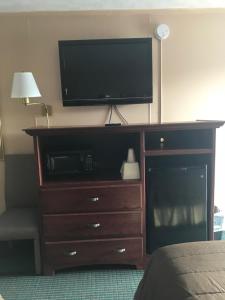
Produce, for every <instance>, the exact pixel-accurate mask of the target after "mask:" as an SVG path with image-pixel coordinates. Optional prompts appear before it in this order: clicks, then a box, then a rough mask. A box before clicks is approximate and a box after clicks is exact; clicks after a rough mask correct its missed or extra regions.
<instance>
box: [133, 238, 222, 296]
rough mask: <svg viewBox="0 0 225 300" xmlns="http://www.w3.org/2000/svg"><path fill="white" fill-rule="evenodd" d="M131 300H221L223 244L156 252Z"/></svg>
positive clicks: (195, 244) (187, 245)
mask: <svg viewBox="0 0 225 300" xmlns="http://www.w3.org/2000/svg"><path fill="white" fill-rule="evenodd" d="M134 299H135V300H183V299H185V300H194V299H198V300H203V299H204V300H209V299H210V300H222V299H223V300H224V299H225V241H204V242H193V243H183V244H177V245H170V246H166V247H162V248H159V249H158V250H156V251H155V252H154V253H153V255H152V257H151V260H150V262H149V264H148V266H147V268H146V270H145V273H144V276H143V279H142V280H141V282H140V284H139V286H138V288H137V291H136V293H135V296H134Z"/></svg>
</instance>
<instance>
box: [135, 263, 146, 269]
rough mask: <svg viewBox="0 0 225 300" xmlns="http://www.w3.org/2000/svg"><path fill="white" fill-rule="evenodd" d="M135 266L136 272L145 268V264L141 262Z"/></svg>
mask: <svg viewBox="0 0 225 300" xmlns="http://www.w3.org/2000/svg"><path fill="white" fill-rule="evenodd" d="M135 266H136V269H137V270H143V269H144V268H145V264H144V263H143V262H138V263H136V264H135Z"/></svg>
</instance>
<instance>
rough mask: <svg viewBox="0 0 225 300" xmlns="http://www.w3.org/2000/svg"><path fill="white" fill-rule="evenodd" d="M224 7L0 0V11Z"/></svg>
mask: <svg viewBox="0 0 225 300" xmlns="http://www.w3.org/2000/svg"><path fill="white" fill-rule="evenodd" d="M185 8H188V9H196V8H225V1H224V0H188V1H187V0H44V1H43V0H0V12H32V11H81V10H83V11H85V10H129V9H185Z"/></svg>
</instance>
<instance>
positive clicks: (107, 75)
mask: <svg viewBox="0 0 225 300" xmlns="http://www.w3.org/2000/svg"><path fill="white" fill-rule="evenodd" d="M59 57H60V72H61V87H62V99H63V105H64V106H75V105H101V104H112V105H114V104H132V103H149V102H152V40H151V38H126V39H102V40H76V41H59Z"/></svg>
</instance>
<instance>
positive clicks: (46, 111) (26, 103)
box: [24, 102, 49, 127]
mask: <svg viewBox="0 0 225 300" xmlns="http://www.w3.org/2000/svg"><path fill="white" fill-rule="evenodd" d="M24 104H25V105H26V106H30V105H42V106H43V107H44V112H45V116H46V118H47V126H48V127H49V111H48V106H47V105H46V104H45V103H42V102H24Z"/></svg>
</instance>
